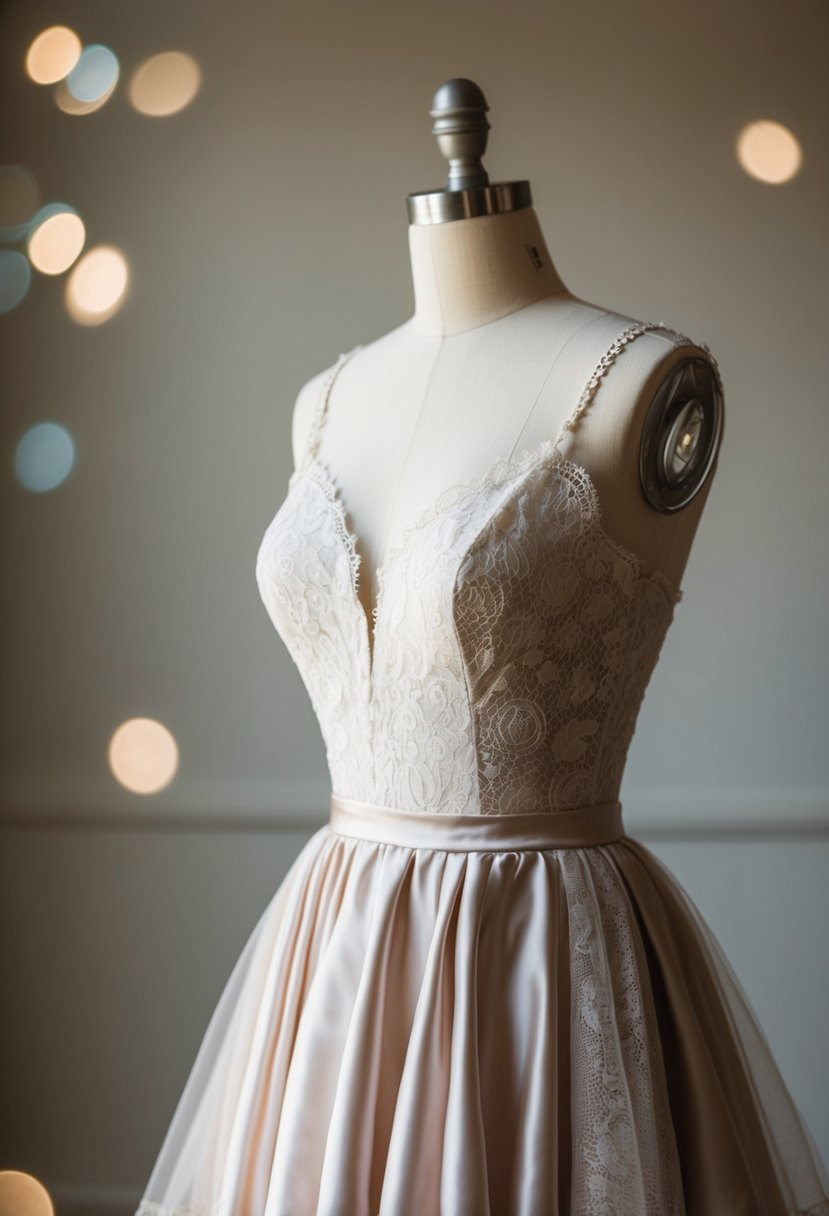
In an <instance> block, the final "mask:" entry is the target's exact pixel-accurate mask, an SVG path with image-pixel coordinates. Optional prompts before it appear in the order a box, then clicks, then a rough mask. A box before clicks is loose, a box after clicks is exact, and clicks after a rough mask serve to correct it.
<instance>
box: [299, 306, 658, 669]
mask: <svg viewBox="0 0 829 1216" xmlns="http://www.w3.org/2000/svg"><path fill="white" fill-rule="evenodd" d="M666 328H667V326H666V325H665V323H664V322H662V321H658V322H653V321H643V322H640V321H637V322H635V323H634V324H632V325H629V326H627V327H626V328H625V329H624V330H623V331H622V332H621V333H620V334H618V335H617V336H616V337H615V338H614V339H613V341H612V342H611V344H610V346H609V347H608V348H607V350H606V351H605V353H604V354H603V355H602V357H601V359H600V360H599V362H598V363H597V364H596V367H595V368H594V370H593V373H592V375H591V376H590V378H589V380H588V381H587V383H586V384H585V387H584V389H583V390H582V394H581V396H580V397H579V400H578V403H577V404H576V407H575V409H574V411H573V412H572V413H571V414H570V415H569V417H568V418H566V419H565V421H564V424H563V426H562V427H561V430H560V431H559V433H558V435H557V436H556V438H555V439H542V440H541V442H540V443H539V444H537V445H536V446H535V447H529V448H524V449H523V451H521V452H520V454H519V455H517V456H512V457H507V458H506V459H505V458H503V457H499V458H498V459H497V460H495V461H494V462H493V463H492V464H491V465H490V467H489V469H488V470H487V471H486V472H485V473H484V474H483V475H482V476H481V477H478V478H476V479H475V480H474V481H471V482H466V483H463V482H456V483H455V484H454V485H452V486H450V487H449V488H448V489H446V490H443V491H442V492H441V493H440V495H439V496H438V497H437V498H436V499H434V500H433V502H431V503H430V504H429V505H428V506H426V507H425V508H424V509H423V510H422V511H420V512H419V513H418V515H417V516H416V517H415V518H414V520H413V521H412V522H411V523H410V524H408V525H407V526H406V527H404V528H403V529H402V531H401V532H400V537H399V540H398V542H397V544H396V545H394V546H392V547H391V548H390V549H389V552H388V554H387V555H386V556H385V557H384V558H383V561H382V562H381V563H380V565H379V566H378V567H377V569H376V570H375V572H374V585H375V588H376V598H375V602H374V604H373V606H372V608H371V611H370V612H369V611H367V609H366V606H365V604H364V603H363V601H362V598H361V597H360V593H359V591H360V583H359V570H360V566H361V565H363V554H362V547H363V545H362V539H361V537H360V536H359V534H358V533H357V532H356V531H355V530H354V529H353V528H351V527H350V526H349V525H350V513H349V510H348V507H347V505H346V499H345V495H344V494H343V492H342V489H341V487H340V485H339V482H338V480H337V478H336V477H335V476H334V474H333V472H332V470H331V469H330V467H329V466H328V464H327V463H326V462H325V461H324V460H322V459H321V458H320V456H319V455H318V450H319V444H320V438H321V435H322V430H323V428H324V425H325V421H326V417H327V414H328V404H329V398H330V394H331V389H332V387H333V384H334V381H335V379H336V378H337V375H338V373H339V371H340V370H341V368H342V367H343V366H344V365H345V364H346V363H347V362H348V361H349V360H350V359H351V357H352V356H353V355H356V354H357V353H358V352H359V351H361V350H363V349H364V347H363V344H362V343H360V344H359V345H357V346H355V347H353V348H352V349H351V350H350V351H346V352H343V353H342V354H341V355H340V357H339V359H338V360H337V362H336V363H335V364H333V366H332V367H331V368H329V369H328V372H327V375H326V378H325V382H324V385H323V391H322V394H321V398H320V402H319V406H318V409H317V413H316V415H315V418H314V422H313V424H312V431H311V440H310V443H309V449H308V451H307V453H306V458H305V460H304V462H303V464H302V465H301V466H300V468H299V469H296V470H295V471H294V473H293V474H292V476H291V479H290V482H289V487H291V486H293V484H294V482H295V481H300V480H301V479H302V478H305V477H308V478H312V477H314V471H315V470H316V472H317V473H318V477H316V478H314V480H315V481H316V483H317V485H318V486H319V487H320V489H321V490H322V492H323V494H324V497H325V499H326V501H327V502H328V504H329V505H330V508H331V510H332V512H333V516H334V519H335V524H336V526H337V532H338V534H339V536H340V539H341V540H342V543H343V545H344V547H345V550H346V554H347V556H348V559H349V564H350V567H351V588H352V594H353V596H354V601H355V605H356V608H357V611H358V613H359V616H360V619H361V622H362V627H363V633H364V635H365V644H366V652H367V655H368V675H369V690H371V688H372V686H373V677H374V669H375V666H376V656H377V643H378V636H379V633H380V630H379V625H380V623H381V622H380V613H381V609H382V606H383V599H384V593H385V584H386V579H387V577H388V574H389V571H390V569H391V568H392V566H393V565H394V564H395V562H396V561H397V560H398V559H399V557H400V555H401V554H402V553H403V552H405V551H406V550H407V549H408V547H409V544H410V542H411V540H412V538H413V536H414V535H415V533H416V532H419V531H421V530H422V529H423V527H424V526H425V525H426V524H427V523H428V522H429V521H430V520H431V519H433V518H436V517H438V516H440V515H443V514H445V513H446V512H447V511H448V510H450V509H451V507H452V506H453V505H454V504H455V502H457V500H458V498H465V497H467V496H468V495H469V494H473V493H476V492H477V491H480V490H482V489H484V488H487V487H491V486H492V487H494V486H497V485H503V484H506V483H507V482H509V481H512V480H513V479H514V478H516V477H519V476H520V475H521V474H523V473H527V474H528V473H530V472H531V471H533V470H535V469H536V468H542V467H543V466H544V464H545V462H546V461H547V460H548V459H550V458H552V461H553V462H555V463H558V464H559V465H560V466H561V467H563V468H566V467H568V466H569V467H570V468H571V469H573V470H575V472H576V474H577V476H578V477H580V478H582V479H583V481H584V482H585V484H586V486H587V488H588V493H589V496H590V498H591V501H592V507H593V511H592V515H593V522H594V525H595V526H596V527H597V528H598V530H599V531H600V533H601V534H602V536H603V537H604V539H605V541H606V542H607V543H608V544H609V545H610V546H611V548H613V549H614V550H615V551H616V552H617V553H618V554H620V556H621V557H622V558H623V559H624V560H626V561H627V562H629V563H630V564H631V566H632V568H633V571H634V581H635V582H638V583H645V582H652V583H655V584H657V585H658V586H660V587H661V589H662V591H663V592H664V594H665V595H666V597H667V598H668V599H669V600H670V601H671V602H672V603H673V604H676V603H678V602H679V600H680V599H681V598H682V592H681V590H680V589H679V588H678V587H676V586H674V584H673V583H672V582H671V581H670V579H668V578H667V577H666V576H665V575H664V574H662V572H661V571H659V570H654V571H653V572H652V573H650V574H645V573H644V572H643V569H642V567H643V561H642V559H641V558H640V556H639V554H638V553H636V552H635V551H634V550H632V549H628V548H627V546H625V545H623V544H621V542H619V541H617V540H614V539H613V537H611V536H609V535H608V533H607V531H606V529H605V527H604V524H603V523H602V518H601V515H602V513H601V502H600V499H599V493H598V490H597V489H596V485H595V483H594V481H593V479H592V477H591V476H590V474H589V473H588V471H587V469H586V468H585V467H584V465H581V464H578V463H577V462H576V461H573V460H570V459H569V458H568V457H566V456H564V455H563V454H562V453H561V451H560V450H559V444H560V443H561V441H562V439H563V438H564V435H565V433H566V432H567V431H568V430H570V431H571V430H572V429H573V427H574V424H575V422H576V420H577V419H578V417H579V416H580V414H582V413H583V412H584V411H585V410H586V409H587V407H588V406H589V405H590V402H591V401H592V399H593V395H594V394H595V392H596V389H597V388H598V385H599V382H600V380H601V379H602V377H603V376H604V374H605V372H606V371H607V370H608V368H609V367H610V366H611V364H612V363H613V362H614V361H615V359H616V357H617V355H618V354H619V352H620V351H621V350H623V349H624V347H625V346H627V345H628V344H629V343H630V342H633V341H635V340H636V338H637V337H639V336H640V335H641V334H644V333H647V332H648V331H649V330H657V329H666ZM483 526H485V525H482V528H481V531H483ZM364 568H365V567H364Z"/></svg>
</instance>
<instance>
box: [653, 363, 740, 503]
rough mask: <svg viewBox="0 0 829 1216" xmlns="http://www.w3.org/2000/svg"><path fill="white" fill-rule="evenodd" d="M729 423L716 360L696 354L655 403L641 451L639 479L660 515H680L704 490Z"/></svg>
mask: <svg viewBox="0 0 829 1216" xmlns="http://www.w3.org/2000/svg"><path fill="white" fill-rule="evenodd" d="M702 349H706V348H704V347H703V348H702ZM724 421H725V412H724V407H723V392H722V384H721V381H720V377H719V372H718V369H717V366H716V362H715V361H714V359H713V356H712V357H711V360H710V361H709V360H707V359H705V358H703V357H702V356H700V355H691V356H689V357H687V358H685V359H682V360H680V361H679V362H678V363H676V364H674V366H673V367H672V368H671V370H670V372H669V373H668V374H667V375H666V377H665V379H664V380H663V381H662V384H661V385H660V386H659V388H658V390H657V392H656V395H655V396H654V399H653V401H652V402H651V405H650V408H649V410H648V413H647V416H646V418H645V423H644V426H643V428H642V443H641V446H640V451H639V480H640V483H641V485H642V490H643V492H644V495H645V497H646V498H647V500H648V502H649V503H650V505H651V506H652V507H654V508H655V509H656V510H657V511H661V512H664V513H666V514H669V513H671V512H673V511H679V510H681V509H682V508H683V507H685V506H687V505H688V503H689V502H691V500H692V499H693V498H694V497H695V496H696V495H697V494H698V493H699V492H700V490H701V489H702V487H703V486H704V485H705V482H706V480H707V478H708V477H709V475H710V474H711V471H712V469H713V467H714V463H715V460H716V456H717V452H718V450H719V446H720V443H721V441H722V435H723V427H724Z"/></svg>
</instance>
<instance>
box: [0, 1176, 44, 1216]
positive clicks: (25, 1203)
mask: <svg viewBox="0 0 829 1216" xmlns="http://www.w3.org/2000/svg"><path fill="white" fill-rule="evenodd" d="M54 1211H55V1206H54V1204H53V1203H52V1199H51V1196H50V1195H49V1192H48V1191H47V1190H46V1187H45V1186H44V1185H43V1183H42V1182H38V1180H37V1178H34V1177H33V1176H32V1175H31V1174H24V1173H23V1172H22V1170H0V1216H54Z"/></svg>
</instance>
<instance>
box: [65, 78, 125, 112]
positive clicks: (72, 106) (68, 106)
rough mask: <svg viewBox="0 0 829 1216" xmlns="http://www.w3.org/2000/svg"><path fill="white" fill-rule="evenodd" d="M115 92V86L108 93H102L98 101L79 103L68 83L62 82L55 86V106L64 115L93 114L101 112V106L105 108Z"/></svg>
mask: <svg viewBox="0 0 829 1216" xmlns="http://www.w3.org/2000/svg"><path fill="white" fill-rule="evenodd" d="M114 92H115V85H113V86H112V88H111V89H108V90H107V92H106V93H102V94H101V96H100V97H99V98H98V100H97V101H78V99H77V97H73V96H72V94H71V93H70V92H69V89H68V88H67V87H66V81H65V80H60V81H58V83H57V84H56V85H55V104H56V105H57V107H58V109H59V110H63V112H64V114H92V113H94V111H95V110H100V108H101V106H105V105H106V103H107V102H108V101H109V99H110V97H111V96H112V94H113V93H114Z"/></svg>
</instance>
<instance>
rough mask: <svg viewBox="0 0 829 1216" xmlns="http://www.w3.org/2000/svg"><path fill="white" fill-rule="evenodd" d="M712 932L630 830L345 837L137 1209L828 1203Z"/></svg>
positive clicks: (303, 877) (294, 917)
mask: <svg viewBox="0 0 829 1216" xmlns="http://www.w3.org/2000/svg"><path fill="white" fill-rule="evenodd" d="M715 940H716V939H714V938H713V934H711V931H710V930H709V929H707V926H705V922H704V920H703V919H702V916H701V914H700V913H699V911H698V910H697V909H696V908H695V906H694V905H693V904H692V902H691V901H690V897H689V896H687V894H686V893H685V892H684V891H683V890H682V888H681V887H680V886H679V884H678V883H677V882H676V880H675V879H674V878H673V876H672V875H670V872H669V871H667V869H666V867H664V866H663V865H662V863H661V862H659V860H658V859H657V858H656V857H655V856H654V854H652V853H651V852H650V851H649V850H647V849H646V848H645V847H644V846H643V845H641V844H640V843H639V842H637V841H635V840H633V839H631V838H630V837H624V838H623V839H621V840H619V841H616V842H614V843H610V844H606V845H599V846H592V847H585V848H577V847H567V848H552V849H535V850H526V851H521V850H504V851H500V850H497V849H490V850H487V851H452V850H446V851H441V850H438V849H434V848H424V849H412V848H408V847H406V846H404V845H396V844H389V843H383V842H377V841H372V840H360V839H358V838H356V837H350V836H346V835H341V834H338V833H335V832H332V831H330V830H329V828H328V827H327V826H326V827H324V828H322V829H320V830H319V831H318V832H316V833H315V834H314V835H313V836H312V837H311V839H310V840H309V842H308V844H307V845H306V847H305V849H304V850H303V851H302V853H301V854H300V856H299V857H298V858H297V860H296V862H295V863H294V865H293V867H292V868H291V870H290V871H289V873H288V875H287V876H286V878H285V880H284V881H283V883H282V885H281V887H280V888H279V890H278V892H277V894H276V895H275V896H274V898H273V900H272V901H271V903H270V904H269V905H268V907H267V908H266V909H265V911H264V912H263V914H262V916H261V917H260V919H259V921H258V922H257V924H256V926H255V927H254V929H253V931H252V933H251V934H250V936H249V939H248V941H247V943H246V945H245V947H244V949H243V951H242V954H241V956H240V958H239V960H238V963H237V965H236V967H235V969H234V971H233V973H232V974H231V976H230V978H229V980H228V983H227V985H226V988H225V990H224V992H223V994H222V997H221V999H220V1001H219V1003H218V1005H217V1007H216V1010H215V1012H214V1015H213V1017H212V1019H211V1021H210V1023H209V1026H208V1029H207V1032H206V1034H205V1036H204V1039H203V1042H202V1045H201V1047H200V1050H199V1054H198V1057H197V1059H196V1061H195V1063H194V1066H193V1069H192V1071H191V1075H190V1077H189V1079H188V1083H187V1086H186V1087H185V1090H184V1092H183V1094H182V1097H181V1100H180V1104H179V1106H178V1108H177V1109H176V1112H175V1115H174V1117H173V1120H172V1122H171V1124H170V1127H169V1130H168V1134H167V1137H166V1139H165V1141H164V1144H163V1146H162V1150H161V1153H160V1155H159V1157H158V1160H157V1162H156V1166H155V1169H154V1171H153V1174H152V1176H151V1178H150V1180H149V1183H148V1186H147V1189H146V1192H145V1195H144V1199H143V1201H142V1204H141V1206H140V1207H139V1209H138V1214H137V1216H239V1214H240V1213H245V1214H246V1216H247V1213H256V1216H378V1214H380V1216H422V1214H423V1213H428V1214H430V1216H431V1214H434V1216H473V1214H474V1216H542V1213H543V1214H544V1216H548V1214H549V1213H550V1212H552V1213H553V1216H592V1214H593V1213H595V1212H601V1211H612V1212H613V1213H614V1216H714V1214H715V1213H718V1212H721V1211H722V1212H728V1214H729V1216H742V1214H745V1216H748V1214H749V1213H751V1216H792V1214H793V1213H795V1214H800V1213H806V1212H808V1213H809V1216H817V1214H818V1213H820V1214H821V1216H823V1212H824V1211H829V1204H827V1205H826V1207H825V1208H822V1207H821V1205H822V1204H825V1202H826V1183H825V1180H824V1179H823V1176H822V1173H821V1170H822V1166H821V1164H820V1160H819V1156H818V1154H817V1150H816V1149H813V1146H812V1145H811V1143H810V1140H809V1137H808V1132H807V1131H806V1129H805V1128H804V1126H803V1124H802V1122H801V1120H800V1118H799V1115H798V1112H797V1110H796V1108H795V1107H794V1105H793V1104H792V1102H791V1099H790V1097H789V1096H788V1093H787V1090H786V1088H785V1085H784V1083H783V1081H782V1078H781V1077H780V1075H779V1073H778V1072H777V1070H776V1069H775V1067H774V1064H773V1059H772V1056H771V1052H770V1050H769V1048H768V1045H767V1044H766V1042H765V1039H764V1037H763V1034H762V1031H761V1029H760V1027H759V1023H758V1022H757V1021H756V1017H755V1015H754V1014H753V1011H752V1010H751V1009H750V1006H749V1005H748V1002H747V1000H746V998H745V995H744V994H743V993H742V991H741V989H740V988H739V985H738V984H737V982H736V980H735V979H734V977H733V975H732V974H731V973H730V972H729V970H728V969H727V967H726V966H725V965H724V964H723V961H722V959H721V958H720V956H719V955H717V954H716V953H715V951H714V948H713V946H712V941H715ZM779 1146H783V1147H782V1148H780V1147H779ZM551 1197H552V1206H551Z"/></svg>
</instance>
